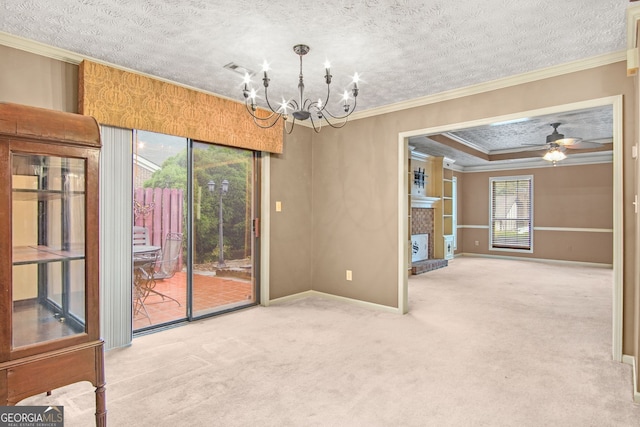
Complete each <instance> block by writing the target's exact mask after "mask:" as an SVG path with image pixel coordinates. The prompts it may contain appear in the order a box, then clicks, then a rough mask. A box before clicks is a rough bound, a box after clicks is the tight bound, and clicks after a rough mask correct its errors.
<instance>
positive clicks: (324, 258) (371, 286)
mask: <svg viewBox="0 0 640 427" xmlns="http://www.w3.org/2000/svg"><path fill="white" fill-rule="evenodd" d="M397 140H398V130H397V127H396V124H395V123H394V122H393V121H390V120H387V119H386V118H380V119H378V118H372V119H364V120H357V121H353V122H350V123H349V124H348V125H347V126H346V127H344V128H342V129H322V132H320V133H319V134H314V135H313V142H312V144H313V247H314V253H313V273H312V277H313V281H312V283H313V289H314V290H316V291H320V292H326V293H330V294H335V295H340V296H344V297H349V298H355V299H359V300H363V301H368V302H372V303H376V304H382V305H387V306H391V307H397V306H398V286H397V282H398V279H397V277H398V272H397V269H398V266H397V263H398V262H397V260H398V250H399V248H398V226H397V223H398V222H397V221H398V220H397V218H398V192H397V186H398V166H397V163H398V160H397V159H398V154H397V152H398V148H397ZM346 270H352V271H353V281H347V280H346V279H345V273H346Z"/></svg>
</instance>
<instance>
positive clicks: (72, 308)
mask: <svg viewBox="0 0 640 427" xmlns="http://www.w3.org/2000/svg"><path fill="white" fill-rule="evenodd" d="M11 168H12V202H11V203H12V207H11V210H12V235H11V239H12V249H13V254H12V255H13V256H12V261H13V274H12V280H13V283H12V297H13V319H12V320H13V321H12V325H13V331H12V337H13V342H12V344H13V347H14V348H15V347H21V346H25V345H30V344H36V343H40V342H45V341H49V340H53V339H57V338H61V337H67V336H70V335H76V334H80V333H84V332H86V323H85V290H86V286H85V274H86V272H85V263H84V257H85V202H84V201H85V194H84V190H85V185H84V184H85V179H86V171H85V168H86V165H85V160H84V159H76V158H64V157H56V156H46V155H34V154H17V153H16V154H13V155H12V156H11Z"/></svg>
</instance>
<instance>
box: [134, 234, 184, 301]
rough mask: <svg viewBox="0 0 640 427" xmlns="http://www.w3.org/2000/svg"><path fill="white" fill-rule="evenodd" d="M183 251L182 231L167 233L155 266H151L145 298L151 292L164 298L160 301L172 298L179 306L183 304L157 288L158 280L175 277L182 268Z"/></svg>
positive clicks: (154, 263) (154, 262)
mask: <svg viewBox="0 0 640 427" xmlns="http://www.w3.org/2000/svg"><path fill="white" fill-rule="evenodd" d="M181 252H182V233H167V235H166V237H165V239H164V246H163V247H162V249H161V250H160V253H159V254H157V257H156V258H155V260H154V261H153V262H152V264H153V267H152V268H151V279H150V281H149V286H148V287H147V289H146V290H145V292H146V295H145V299H146V298H147V297H148V296H149V294H155V295H158V296H159V297H161V298H162V301H159V302H164V301H165V300H172V301H174V302H175V303H176V304H178V306H181V304H180V301H178V300H177V299H175V298H173V297H171V296H169V295H167V294H164V293H162V292H160V291H158V290H156V289H155V287H156V282H157V281H158V280H163V279H169V278H171V277H173V275H174V274H175V273H176V271H178V270H180V267H181V266H180V253H181ZM145 265H146V264H145ZM143 302H144V300H143ZM147 304H150V303H147Z"/></svg>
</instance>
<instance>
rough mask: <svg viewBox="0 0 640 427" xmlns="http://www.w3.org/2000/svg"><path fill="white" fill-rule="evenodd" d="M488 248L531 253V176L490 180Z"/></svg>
mask: <svg viewBox="0 0 640 427" xmlns="http://www.w3.org/2000/svg"><path fill="white" fill-rule="evenodd" d="M489 183H490V186H491V191H490V197H491V201H490V205H491V213H490V217H491V224H490V240H491V249H496V250H515V251H528V252H532V251H533V250H532V247H533V245H532V236H533V208H532V206H533V200H532V199H533V176H531V175H529V176H515V177H513V176H511V177H500V178H490V179H489Z"/></svg>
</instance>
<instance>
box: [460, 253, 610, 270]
mask: <svg viewBox="0 0 640 427" xmlns="http://www.w3.org/2000/svg"><path fill="white" fill-rule="evenodd" d="M459 256H468V257H476V258H495V259H509V260H516V261H532V262H546V263H552V264H564V265H575V266H579V267H597V268H613V264H604V263H599V262H583V261H565V260H559V259H546V258H529V257H520V256H507V255H492V254H474V253H470V252H463V253H461V254H457V255H456V257H459Z"/></svg>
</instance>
